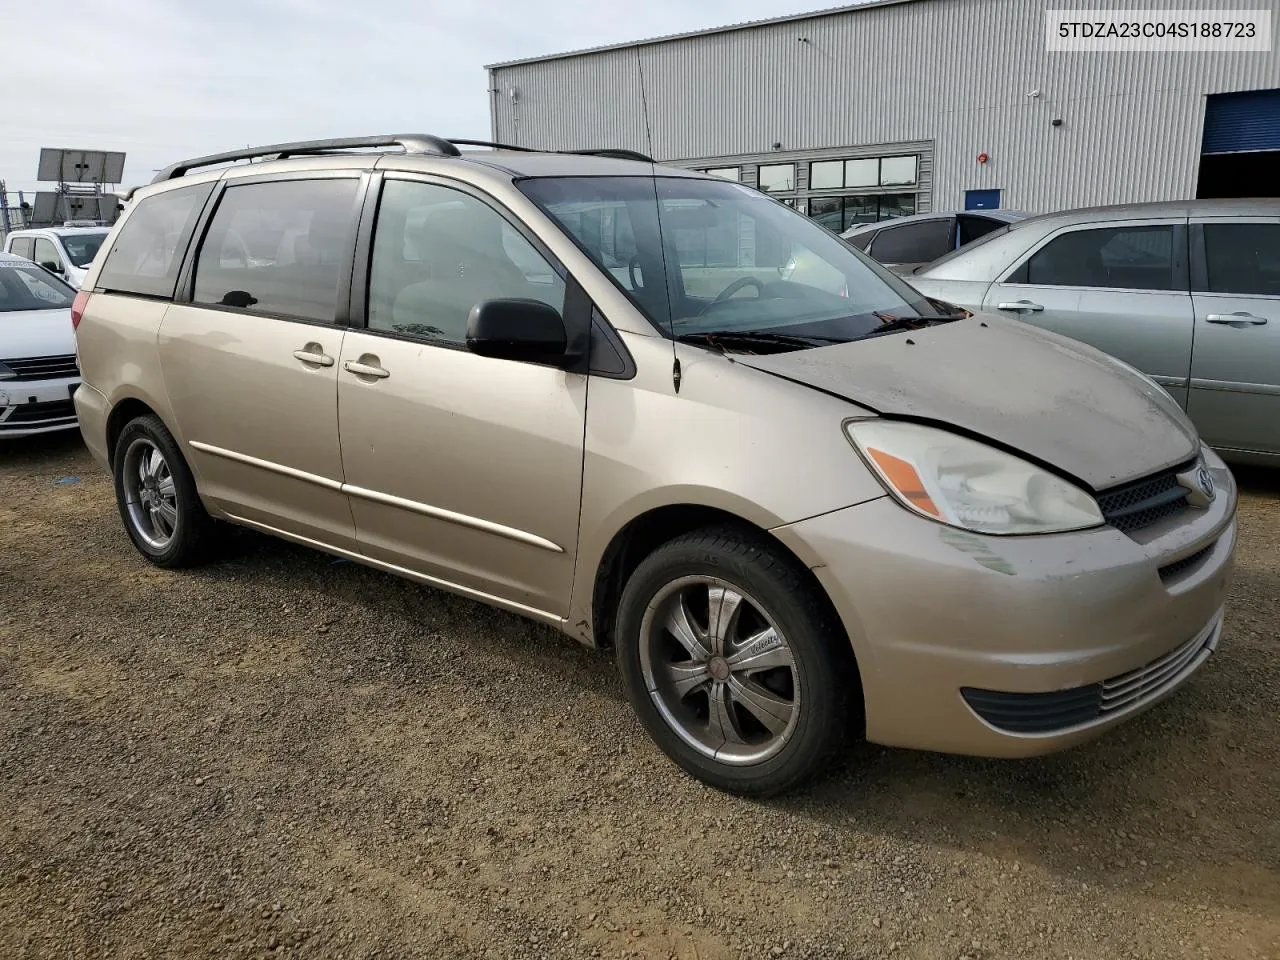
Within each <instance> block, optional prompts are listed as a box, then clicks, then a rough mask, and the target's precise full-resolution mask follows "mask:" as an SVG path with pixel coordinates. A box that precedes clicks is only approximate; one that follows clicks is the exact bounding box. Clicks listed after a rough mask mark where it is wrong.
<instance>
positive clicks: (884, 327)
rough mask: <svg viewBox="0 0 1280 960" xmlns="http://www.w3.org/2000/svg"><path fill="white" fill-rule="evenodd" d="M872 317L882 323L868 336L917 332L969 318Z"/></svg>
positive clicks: (952, 315) (953, 315)
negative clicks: (894, 332) (877, 318)
mask: <svg viewBox="0 0 1280 960" xmlns="http://www.w3.org/2000/svg"><path fill="white" fill-rule="evenodd" d="M871 315H872V316H873V317H879V318H880V321H881V323H880V326H878V327H876V328H875V329H873V330H869V331H868V332H867V334H866V336H874V335H875V334H877V333H889V332H890V331H893V330H915V329H918V328H920V327H927V326H928V325H929V324H931V323H953V322H955V321H956V320H963V319H964V318H965V317H966V316H968V314H964V313H940V314H938V315H937V316H934V317H895V316H894V315H893V314H891V313H880V312H879V311H873V312H872V314H871Z"/></svg>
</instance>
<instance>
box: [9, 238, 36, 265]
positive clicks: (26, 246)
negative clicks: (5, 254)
mask: <svg viewBox="0 0 1280 960" xmlns="http://www.w3.org/2000/svg"><path fill="white" fill-rule="evenodd" d="M9 252H10V253H15V254H17V255H18V256H20V257H26V258H27V259H28V260H34V259H35V258H36V242H35V240H33V239H32V238H31V237H17V238H15V239H14V241H13V243H12V244H11V245H10V247H9Z"/></svg>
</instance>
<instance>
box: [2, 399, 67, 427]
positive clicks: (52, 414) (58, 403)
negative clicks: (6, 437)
mask: <svg viewBox="0 0 1280 960" xmlns="http://www.w3.org/2000/svg"><path fill="white" fill-rule="evenodd" d="M75 415H76V406H75V404H74V403H72V402H71V401H70V400H49V401H46V402H44V403H22V404H19V405H18V406H16V407H14V408H13V412H12V413H11V414H9V416H7V417H5V418H4V419H0V430H3V429H4V428H5V427H14V426H18V425H19V424H22V425H27V424H32V423H39V422H41V421H43V420H65V419H75Z"/></svg>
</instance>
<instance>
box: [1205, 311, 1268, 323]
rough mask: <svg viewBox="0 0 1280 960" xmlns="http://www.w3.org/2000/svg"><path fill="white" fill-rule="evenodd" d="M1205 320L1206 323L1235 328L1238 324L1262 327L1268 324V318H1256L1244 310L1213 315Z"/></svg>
mask: <svg viewBox="0 0 1280 960" xmlns="http://www.w3.org/2000/svg"><path fill="white" fill-rule="evenodd" d="M1204 319H1205V322H1206V323H1225V324H1229V325H1230V326H1233V327H1234V326H1235V325H1236V324H1237V323H1239V324H1248V325H1250V326H1254V327H1260V326H1262V324H1264V323H1266V322H1267V318H1266V317H1255V316H1254V315H1253V314H1252V313H1247V312H1245V311H1244V310H1241V311H1239V312H1238V313H1211V314H1209V315H1208V316H1207V317H1205V318H1204Z"/></svg>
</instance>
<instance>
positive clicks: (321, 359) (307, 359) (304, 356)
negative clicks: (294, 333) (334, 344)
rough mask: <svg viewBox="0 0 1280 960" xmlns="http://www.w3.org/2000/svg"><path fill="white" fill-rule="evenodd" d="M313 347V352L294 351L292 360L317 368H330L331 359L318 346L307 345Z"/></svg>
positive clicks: (331, 364)
mask: <svg viewBox="0 0 1280 960" xmlns="http://www.w3.org/2000/svg"><path fill="white" fill-rule="evenodd" d="M307 346H309V347H311V346H314V347H315V348H316V349H315V350H295V351H293V356H294V359H296V360H301V361H302V362H303V363H309V364H312V365H314V366H317V367H332V366H333V357H331V356H329V355H328V354H327V353H325V352H324V349H323V348H322V347H321V346H320V345H319V344H318V343H316V344H311V343H309V344H307Z"/></svg>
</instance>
